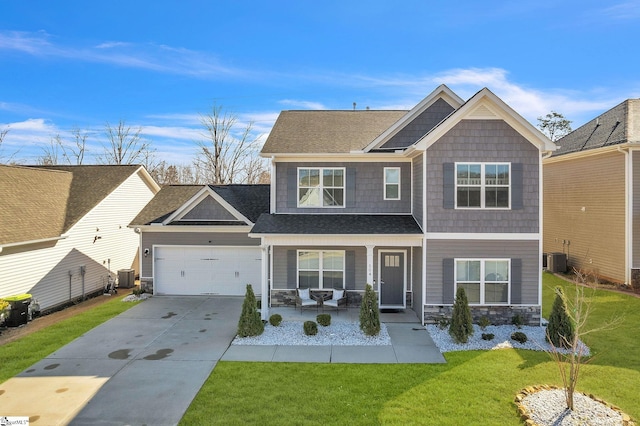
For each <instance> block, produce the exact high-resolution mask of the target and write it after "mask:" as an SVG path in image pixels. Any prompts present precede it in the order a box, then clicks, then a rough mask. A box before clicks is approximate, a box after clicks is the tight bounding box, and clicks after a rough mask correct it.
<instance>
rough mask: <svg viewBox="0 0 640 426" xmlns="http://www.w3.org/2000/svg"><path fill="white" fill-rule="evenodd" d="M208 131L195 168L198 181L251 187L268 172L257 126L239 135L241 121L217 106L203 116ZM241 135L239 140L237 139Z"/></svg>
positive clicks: (199, 142) (245, 128) (201, 145)
mask: <svg viewBox="0 0 640 426" xmlns="http://www.w3.org/2000/svg"><path fill="white" fill-rule="evenodd" d="M200 123H201V124H202V126H203V127H204V129H205V132H204V133H203V134H202V136H203V140H201V141H198V142H197V144H198V147H199V148H200V150H199V152H198V154H197V156H196V159H195V161H194V166H195V168H196V176H197V180H200V179H202V180H203V181H204V182H207V183H212V184H230V183H247V182H249V180H255V179H256V177H257V176H259V175H260V173H261V171H262V170H263V169H264V167H265V166H264V160H262V159H261V158H260V157H259V156H258V149H259V139H258V138H257V137H254V136H253V123H249V124H247V125H246V126H245V127H244V128H242V129H240V131H236V128H237V127H238V125H237V117H236V116H235V115H231V114H228V113H227V112H225V111H224V110H223V109H222V107H221V106H217V105H214V106H213V108H212V109H211V112H210V113H208V114H205V115H201V116H200ZM234 134H237V135H238V136H234Z"/></svg>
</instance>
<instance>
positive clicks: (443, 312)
mask: <svg viewBox="0 0 640 426" xmlns="http://www.w3.org/2000/svg"><path fill="white" fill-rule="evenodd" d="M469 308H470V309H471V316H472V317H473V322H474V323H475V324H477V323H478V320H479V319H480V318H482V317H487V318H488V319H489V321H490V322H491V324H492V325H505V324H511V320H512V319H513V317H514V316H515V315H520V316H521V317H522V319H523V320H524V324H525V325H534V326H537V325H540V315H541V314H540V306H470V307H469ZM452 313H453V306H451V305H449V306H443V305H425V306H424V322H425V324H436V323H437V322H438V321H439V320H440V319H442V318H447V319H451V315H452Z"/></svg>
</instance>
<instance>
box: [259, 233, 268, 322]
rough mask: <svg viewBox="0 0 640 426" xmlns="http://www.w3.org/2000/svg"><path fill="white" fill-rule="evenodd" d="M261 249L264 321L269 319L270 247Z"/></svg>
mask: <svg viewBox="0 0 640 426" xmlns="http://www.w3.org/2000/svg"><path fill="white" fill-rule="evenodd" d="M260 249H261V250H262V259H261V260H262V265H261V266H262V274H261V275H262V280H261V281H262V282H261V288H260V312H261V314H262V319H263V320H267V319H269V277H268V273H269V268H268V265H269V246H267V245H261V246H260Z"/></svg>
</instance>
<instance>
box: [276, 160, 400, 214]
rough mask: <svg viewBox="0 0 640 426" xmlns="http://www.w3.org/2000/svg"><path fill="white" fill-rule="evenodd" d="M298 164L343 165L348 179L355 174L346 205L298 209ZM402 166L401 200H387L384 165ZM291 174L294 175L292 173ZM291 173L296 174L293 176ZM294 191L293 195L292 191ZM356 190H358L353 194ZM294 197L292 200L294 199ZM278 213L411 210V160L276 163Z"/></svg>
mask: <svg viewBox="0 0 640 426" xmlns="http://www.w3.org/2000/svg"><path fill="white" fill-rule="evenodd" d="M297 167H344V168H345V169H346V171H347V178H349V176H350V175H351V173H355V186H354V185H353V183H350V182H347V184H346V188H345V189H346V190H347V191H349V193H347V194H346V196H345V201H346V207H344V208H298V207H295V204H296V203H295V202H296V201H297V198H296V196H297V195H296V194H297V185H296V184H297V174H296V173H297V172H289V170H296V169H297ZM385 167H400V170H401V172H400V173H401V199H400V200H384V168H385ZM290 173H291V174H290ZM291 176H294V177H295V179H293V178H292V177H291ZM292 192H293V196H292V195H291V193H292ZM354 192H355V193H354ZM292 200H293V201H292ZM276 213H307V214H311V213H316V214H350V213H406V214H410V213H411V163H409V162H399V163H396V162H384V163H383V162H379V163H349V162H339V163H314V162H300V163H277V164H276Z"/></svg>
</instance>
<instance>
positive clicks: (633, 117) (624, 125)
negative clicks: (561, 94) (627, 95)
mask: <svg viewBox="0 0 640 426" xmlns="http://www.w3.org/2000/svg"><path fill="white" fill-rule="evenodd" d="M639 138H640V99H627V100H626V101H624V102H622V103H621V104H619V105H617V106H615V107H613V108H611V109H610V110H609V111H607V112H605V113H603V114H601V115H599V116H598V117H596V118H594V119H593V120H591V121H589V122H588V123H586V124H584V125H583V126H580V127H578V128H577V129H575V130H574V131H573V132H571V133H569V134H568V135H567V136H565V137H563V138H560V139H558V140H557V141H556V144H557V145H558V146H559V147H560V148H559V149H558V150H557V151H556V152H554V154H553V156H554V157H557V156H559V155H563V154H569V153H572V152H580V151H586V150H589V149H595V148H601V147H605V146H611V145H618V144H622V143H626V142H633V141H635V142H638V141H639V140H638V139H639Z"/></svg>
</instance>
